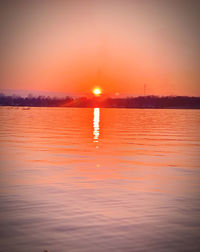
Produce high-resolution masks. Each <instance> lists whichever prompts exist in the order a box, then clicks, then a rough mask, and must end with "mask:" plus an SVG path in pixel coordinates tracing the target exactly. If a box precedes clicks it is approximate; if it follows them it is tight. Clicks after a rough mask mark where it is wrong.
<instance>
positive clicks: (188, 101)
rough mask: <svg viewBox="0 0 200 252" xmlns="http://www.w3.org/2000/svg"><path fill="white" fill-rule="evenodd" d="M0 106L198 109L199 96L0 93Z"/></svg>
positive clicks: (199, 104) (199, 107)
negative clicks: (103, 96)
mask: <svg viewBox="0 0 200 252" xmlns="http://www.w3.org/2000/svg"><path fill="white" fill-rule="evenodd" d="M0 106H26V107H107V108H194V109H200V97H188V96H163V97H160V96H138V97H127V98H101V97H94V98H86V97H79V98H72V97H69V96H67V97H65V98H57V97H49V96H47V97H46V96H38V97H33V96H32V95H29V96H27V97H20V96H16V95H12V96H6V95H4V94H0Z"/></svg>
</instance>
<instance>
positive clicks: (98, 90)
mask: <svg viewBox="0 0 200 252" xmlns="http://www.w3.org/2000/svg"><path fill="white" fill-rule="evenodd" d="M92 93H93V94H94V95H96V96H98V95H100V94H101V93H102V91H101V89H100V88H94V89H93V90H92Z"/></svg>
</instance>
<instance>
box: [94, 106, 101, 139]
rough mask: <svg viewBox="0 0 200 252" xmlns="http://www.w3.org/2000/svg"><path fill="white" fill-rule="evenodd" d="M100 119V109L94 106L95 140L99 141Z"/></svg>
mask: <svg viewBox="0 0 200 252" xmlns="http://www.w3.org/2000/svg"><path fill="white" fill-rule="evenodd" d="M99 121H100V109H99V108H94V119H93V142H98V139H99Z"/></svg>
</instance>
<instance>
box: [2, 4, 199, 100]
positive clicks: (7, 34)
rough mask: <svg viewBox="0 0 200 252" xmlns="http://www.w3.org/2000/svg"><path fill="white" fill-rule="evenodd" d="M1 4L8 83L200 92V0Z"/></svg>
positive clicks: (56, 88) (79, 89)
mask: <svg viewBox="0 0 200 252" xmlns="http://www.w3.org/2000/svg"><path fill="white" fill-rule="evenodd" d="M8 2H9V1H8ZM13 2H14V1H13ZM1 5H2V6H1V12H2V13H0V14H1V17H2V20H3V22H2V25H1V41H0V47H1V50H2V57H1V74H0V88H1V90H4V89H13V90H18V89H19V90H28V91H30V92H31V91H32V90H37V91H38V92H40V91H50V92H64V93H67V94H68V93H69V94H76V95H82V94H87V93H90V92H91V91H92V89H93V87H94V86H100V87H101V88H102V89H103V92H104V93H105V94H107V95H113V94H115V93H119V94H120V95H140V94H143V87H144V84H146V93H147V94H155V95H195V96H197V95H198V96H200V88H199V79H200V77H199V58H200V55H199V54H200V53H199V51H200V50H199V44H200V36H199V32H198V23H199V20H198V19H199V17H198V16H199V13H198V10H199V7H200V4H199V1H194V0H190V1H186V0H173V1H172V0H168V1H164V0H123V1H122V0H121V1H120V0H115V1H114V0H91V1H90V0H82V1H79V0H73V1H72V0H71V1H45V0H44V1H31V0H30V1H20V0H19V1H15V2H14V3H12V4H11V2H10V3H6V1H5V3H4V4H1Z"/></svg>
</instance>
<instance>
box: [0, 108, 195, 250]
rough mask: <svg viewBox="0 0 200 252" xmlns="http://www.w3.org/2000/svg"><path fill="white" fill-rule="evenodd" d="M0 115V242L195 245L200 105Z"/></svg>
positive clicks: (14, 245) (34, 246)
mask: <svg viewBox="0 0 200 252" xmlns="http://www.w3.org/2000/svg"><path fill="white" fill-rule="evenodd" d="M0 116H1V126H0V145H1V163H0V165H1V168H0V223H1V225H0V251H2V252H27V251H29V252H40V251H43V250H44V249H49V251H50V252H68V251H69V252H73V251H77V252H79V251H80V252H103V251H104V252H107V251H108V252H110V251H115V252H133V251H136V252H137V251H148V252H149V251H150V252H151V251H152V252H154V251H161V252H168V251H200V245H199V238H200V237H199V234H200V214H199V213H200V188H199V184H200V180H199V179H200V170H199V150H200V133H199V126H200V111H199V110H162V109H161V110H159V109H157V110H153V109H99V108H95V109H92V108H89V109H84V108H83V109H78V108H31V109H23V108H16V107H15V108H14V107H13V108H12V107H1V108H0Z"/></svg>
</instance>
